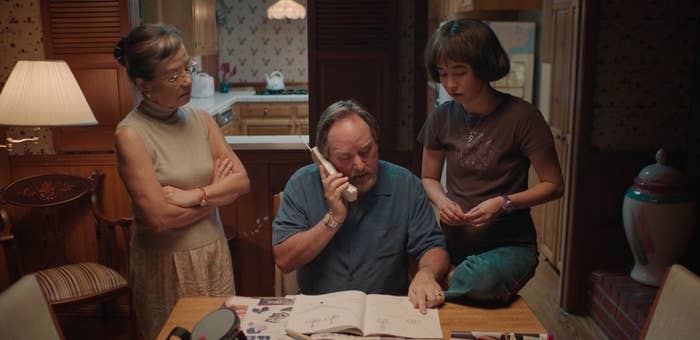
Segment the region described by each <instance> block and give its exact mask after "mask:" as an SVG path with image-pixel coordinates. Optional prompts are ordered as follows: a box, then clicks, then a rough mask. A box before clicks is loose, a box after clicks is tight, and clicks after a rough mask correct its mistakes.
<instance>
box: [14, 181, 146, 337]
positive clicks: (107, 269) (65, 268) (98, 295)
mask: <svg viewBox="0 0 700 340" xmlns="http://www.w3.org/2000/svg"><path fill="white" fill-rule="evenodd" d="M102 178H103V175H102V174H101V173H100V172H98V171H95V172H93V173H92V174H91V175H90V176H89V177H88V178H84V177H79V176H73V175H65V174H48V175H39V176H31V177H26V178H23V179H20V180H17V181H15V182H13V183H11V184H9V185H8V186H6V187H5V188H4V189H2V191H1V192H0V204H1V205H0V216H1V217H2V229H0V243H2V246H3V248H4V249H5V250H6V253H7V254H9V256H8V267H10V268H11V267H12V265H13V264H14V265H15V267H16V268H17V269H15V270H14V272H15V273H19V274H20V275H22V274H26V273H24V268H23V266H22V262H23V261H22V259H21V258H20V257H21V256H17V255H16V254H17V253H19V251H18V250H17V249H16V248H17V247H18V245H17V243H18V242H17V241H18V240H17V238H18V237H15V236H16V235H17V232H19V231H20V230H17V228H19V225H18V226H13V224H12V221H11V218H10V215H9V214H8V213H7V211H6V209H5V208H6V207H7V206H8V205H12V206H16V207H20V208H17V209H21V207H25V209H26V208H29V214H28V215H25V217H26V216H29V215H32V216H33V217H36V216H38V217H39V219H38V221H39V222H38V224H40V225H41V226H40V227H39V228H38V229H39V233H40V234H43V235H41V236H40V241H41V246H42V247H44V248H47V249H48V248H53V250H54V252H53V253H52V252H51V251H47V249H41V251H40V252H37V253H43V254H44V255H45V256H46V255H47V256H46V257H48V258H42V259H40V262H42V263H41V264H40V265H39V268H38V270H37V271H36V272H35V273H34V276H35V277H36V281H37V282H38V284H39V286H40V287H41V290H42V291H43V293H44V295H45V296H46V299H47V301H48V303H49V304H50V305H51V306H52V307H53V308H54V309H59V310H71V309H72V308H73V305H74V304H76V303H81V304H82V303H88V302H100V304H101V306H102V312H103V313H104V312H106V311H107V310H106V309H105V306H106V305H105V304H103V303H102V302H106V301H108V300H114V299H115V298H116V297H118V296H120V295H126V296H129V305H131V301H130V290H129V285H128V284H127V280H126V279H125V278H124V277H123V276H122V275H121V274H119V269H120V267H122V270H126V267H125V264H126V263H127V261H128V260H127V258H126V257H127V255H126V254H128V244H129V236H130V232H129V226H130V225H131V222H132V220H131V219H130V218H122V219H110V218H107V217H106V215H105V214H104V213H103V212H102V210H101V208H100V200H99V192H100V186H101V181H102ZM87 195H89V197H90V207H91V212H92V213H91V215H92V217H93V218H94V232H95V238H96V241H97V243H96V244H97V248H98V261H97V262H81V263H70V261H68V260H67V259H66V256H65V240H64V238H65V235H66V230H57V229H67V228H70V226H65V225H61V222H66V221H68V222H67V223H71V222H73V221H74V220H75V219H74V218H71V217H75V216H77V215H79V214H76V210H75V209H76V208H77V207H78V206H79V200H80V199H81V198H83V197H85V196H87ZM65 210H68V211H67V212H66V211H65ZM34 220H35V219H31V220H30V222H33V221H34ZM27 223H29V222H26V221H25V223H24V224H23V225H22V227H25V226H29V225H26V224H27ZM64 224H65V223H64ZM118 228H119V229H121V232H117V231H116V229H118ZM19 229H22V228H19ZM21 234H23V235H24V234H26V233H21ZM119 234H121V236H122V239H121V240H119V239H118V237H117V236H118V235H119ZM107 238H109V239H111V240H107ZM120 241H121V242H120ZM57 243H59V244H60V245H56V244H57ZM119 243H121V244H122V245H123V247H124V248H125V249H126V251H125V253H126V254H122V253H123V252H121V251H119V248H120V247H119V245H118V244H119ZM32 270H35V268H32V269H30V271H32ZM11 272H12V271H11ZM15 277H16V276H15ZM11 279H12V278H11ZM130 309H131V308H130ZM130 312H131V310H130ZM130 315H132V322H133V313H130ZM134 327H135V326H134Z"/></svg>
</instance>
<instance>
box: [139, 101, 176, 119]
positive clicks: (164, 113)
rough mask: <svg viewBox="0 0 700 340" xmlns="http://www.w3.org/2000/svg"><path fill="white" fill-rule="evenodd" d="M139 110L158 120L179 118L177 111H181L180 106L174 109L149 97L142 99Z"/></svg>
mask: <svg viewBox="0 0 700 340" xmlns="http://www.w3.org/2000/svg"><path fill="white" fill-rule="evenodd" d="M138 111H140V112H142V113H143V114H145V115H147V116H150V117H153V118H156V119H158V120H163V121H171V120H176V119H177V113H178V111H180V108H176V109H174V110H173V109H170V108H166V107H163V106H160V105H158V104H156V103H154V102H152V101H150V100H148V99H143V100H141V103H139V106H138Z"/></svg>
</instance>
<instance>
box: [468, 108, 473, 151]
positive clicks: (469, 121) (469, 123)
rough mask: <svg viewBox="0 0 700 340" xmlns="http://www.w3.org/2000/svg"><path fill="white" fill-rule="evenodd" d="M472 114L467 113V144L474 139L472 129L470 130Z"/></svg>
mask: <svg viewBox="0 0 700 340" xmlns="http://www.w3.org/2000/svg"><path fill="white" fill-rule="evenodd" d="M471 122H472V116H471V115H470V114H467V144H471V142H472V141H473V140H474V130H472V123H471Z"/></svg>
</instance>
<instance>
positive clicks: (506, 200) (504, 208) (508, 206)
mask: <svg viewBox="0 0 700 340" xmlns="http://www.w3.org/2000/svg"><path fill="white" fill-rule="evenodd" d="M501 198H502V199H503V204H501V214H510V213H511V212H512V211H513V209H515V205H513V201H511V200H510V197H508V195H501Z"/></svg>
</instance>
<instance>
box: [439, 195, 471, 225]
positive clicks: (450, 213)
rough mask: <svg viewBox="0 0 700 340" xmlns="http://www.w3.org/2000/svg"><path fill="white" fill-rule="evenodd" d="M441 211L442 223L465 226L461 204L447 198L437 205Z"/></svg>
mask: <svg viewBox="0 0 700 340" xmlns="http://www.w3.org/2000/svg"><path fill="white" fill-rule="evenodd" d="M437 207H438V209H440V221H442V222H444V223H445V224H448V225H463V224H465V223H466V220H465V219H464V212H463V211H462V208H461V207H460V206H459V204H457V203H455V202H454V201H452V200H450V199H449V198H447V197H445V198H444V199H443V200H441V201H440V202H439V203H438V204H437Z"/></svg>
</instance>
